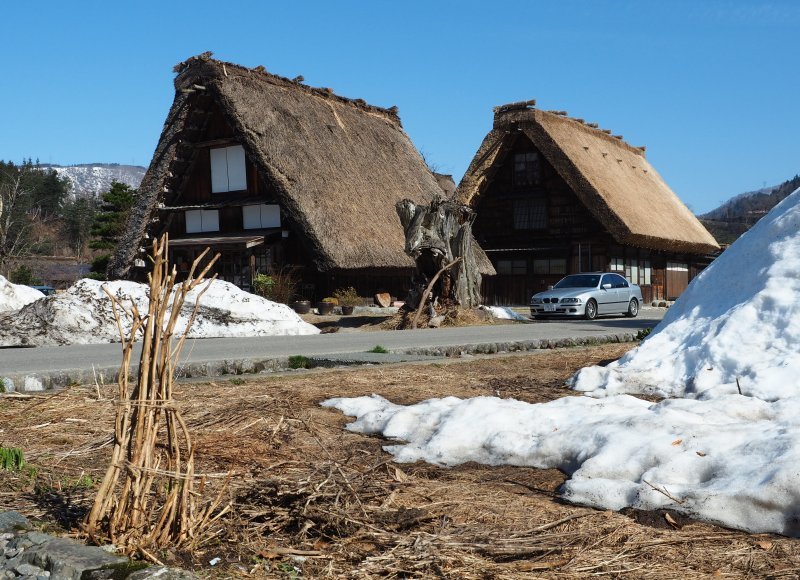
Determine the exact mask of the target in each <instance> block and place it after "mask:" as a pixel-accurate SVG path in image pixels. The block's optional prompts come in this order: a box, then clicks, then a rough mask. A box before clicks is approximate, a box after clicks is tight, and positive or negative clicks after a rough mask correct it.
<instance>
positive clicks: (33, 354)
mask: <svg viewBox="0 0 800 580" xmlns="http://www.w3.org/2000/svg"><path fill="white" fill-rule="evenodd" d="M663 315H664V310H663V309H660V308H652V309H651V308H646V309H642V312H641V314H640V316H639V317H638V318H635V319H629V318H603V319H598V320H595V321H592V322H589V321H583V320H567V321H544V322H534V323H531V324H508V325H496V326H472V327H465V328H439V329H436V330H429V329H424V330H403V331H396V330H395V331H391V330H388V331H370V332H340V333H335V334H320V335H313V336H275V337H263V338H211V339H203V340H190V341H187V343H186V346H185V348H184V355H183V360H184V361H185V362H188V363H204V362H212V361H219V360H230V359H249V358H253V359H258V358H262V359H263V358H265V357H275V358H278V357H288V356H292V355H297V354H301V355H305V356H309V357H310V356H319V355H328V354H338V353H354V352H364V351H367V350H369V349H371V348H372V347H374V346H375V345H378V344H379V345H381V346H384V347H386V348H387V349H389V350H393V351H398V352H402V351H403V350H404V349H414V348H420V347H456V346H464V345H466V346H468V345H476V344H486V343H499V342H518V341H529V340H541V339H555V340H560V339H565V338H583V337H591V336H601V335H608V334H622V333H626V332H627V333H630V332H633V333H635V332H636V331H638V330H640V329H643V328H647V327H653V326H655V325H656V324H658V322H659V321H660V320H661V318H662V317H663ZM120 350H121V349H120V345H119V344H95V345H73V346H57V347H39V348H14V349H0V376H3V375H5V376H11V375H20V374H23V373H24V374H40V373H46V374H51V375H52V374H53V373H58V372H66V371H69V370H74V369H81V370H83V371H90V370H91V369H92V367H94V368H109V367H118V365H119V362H120V358H121V355H120ZM134 360H135V359H134Z"/></svg>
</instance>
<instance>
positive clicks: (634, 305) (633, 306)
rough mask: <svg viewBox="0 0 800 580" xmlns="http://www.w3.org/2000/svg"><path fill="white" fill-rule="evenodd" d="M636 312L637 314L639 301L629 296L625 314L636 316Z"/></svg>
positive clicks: (629, 316)
mask: <svg viewBox="0 0 800 580" xmlns="http://www.w3.org/2000/svg"><path fill="white" fill-rule="evenodd" d="M637 314H639V301H638V300H636V298H631V302H630V304H628V312H626V313H625V316H627V317H628V318H636V315H637Z"/></svg>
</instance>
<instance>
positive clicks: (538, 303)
mask: <svg viewBox="0 0 800 580" xmlns="http://www.w3.org/2000/svg"><path fill="white" fill-rule="evenodd" d="M642 302H643V300H642V289H641V288H639V286H637V285H636V284H631V283H630V282H628V281H627V280H626V279H625V278H624V277H622V276H620V275H619V274H612V273H609V272H593V273H587V274H572V275H570V276H567V277H566V278H562V279H561V280H560V281H559V282H558V284H556V285H555V286H553V287H552V289H550V290H547V291H545V292H539V293H538V294H534V295H533V296H532V297H531V316H533V317H534V318H539V317H543V316H582V317H583V318H586V319H587V320H594V319H595V318H596V317H597V316H598V315H600V314H624V315H626V316H630V317H634V316H636V315H637V314H639V305H640V304H641V303H642Z"/></svg>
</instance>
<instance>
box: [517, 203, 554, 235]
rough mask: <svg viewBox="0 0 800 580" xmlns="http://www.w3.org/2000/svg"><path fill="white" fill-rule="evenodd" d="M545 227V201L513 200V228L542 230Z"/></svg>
mask: <svg viewBox="0 0 800 580" xmlns="http://www.w3.org/2000/svg"><path fill="white" fill-rule="evenodd" d="M546 228H547V202H546V201H545V200H544V199H517V200H514V229H515V230H543V229H546Z"/></svg>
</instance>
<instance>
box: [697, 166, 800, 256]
mask: <svg viewBox="0 0 800 580" xmlns="http://www.w3.org/2000/svg"><path fill="white" fill-rule="evenodd" d="M798 187H800V175H795V176H794V177H793V178H792V179H789V180H787V181H784V182H783V183H781V184H780V185H778V186H776V187H773V188H770V191H769V192H768V193H753V194H750V195H740V196H737V197H734V198H732V199H730V200H728V201H726V202H725V203H723V204H722V205H721V206H719V207H718V208H716V209H714V210H712V211H710V212H708V213H706V214H703V215H701V216H699V217H700V221H701V222H702V223H703V225H704V226H705V227H706V229H707V230H708V231H709V232H711V235H712V236H714V238H715V239H716V240H717V241H718V242H719V243H720V244H723V245H729V244H732V243H733V242H735V241H736V239H737V238H738V237H739V236H741V235H742V234H743V233H745V232H746V231H747V230H749V229H750V228H751V227H753V225H755V223H756V222H757V221H758V220H759V219H761V218H762V217H763V216H765V215H766V214H767V213H769V211H770V210H771V209H772V208H773V207H775V206H776V205H778V204H779V203H780V202H782V201H783V200H784V199H786V198H787V197H788V196H789V194H790V193H792V192H793V191H794V190H796V189H797V188H798Z"/></svg>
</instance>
